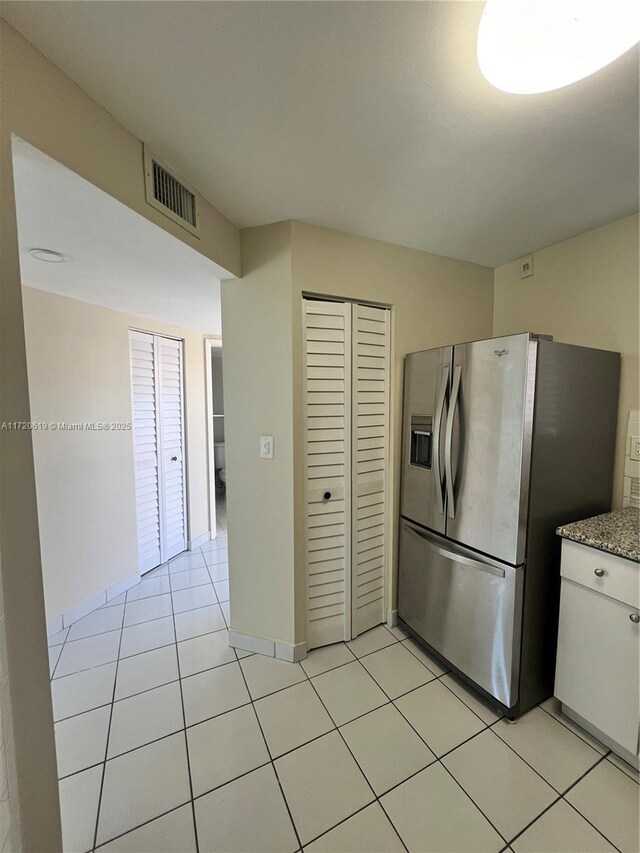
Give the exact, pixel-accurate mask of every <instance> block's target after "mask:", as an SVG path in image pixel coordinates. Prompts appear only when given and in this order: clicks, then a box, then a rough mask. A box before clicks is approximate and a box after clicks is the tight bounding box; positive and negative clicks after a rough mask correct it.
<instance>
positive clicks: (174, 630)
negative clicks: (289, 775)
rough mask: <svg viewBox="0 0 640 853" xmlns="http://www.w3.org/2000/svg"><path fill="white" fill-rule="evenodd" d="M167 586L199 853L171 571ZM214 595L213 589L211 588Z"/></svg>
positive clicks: (194, 829)
mask: <svg viewBox="0 0 640 853" xmlns="http://www.w3.org/2000/svg"><path fill="white" fill-rule="evenodd" d="M207 574H208V572H207ZM169 588H170V589H171V615H172V617H173V635H174V638H175V651H176V660H177V664H178V684H179V688H180V706H181V708H182V722H183V723H184V748H185V753H186V758H187V772H188V775H189V793H190V795H191V817H192V820H193V834H194V838H195V842H196V853H199V850H200V845H199V842H198V824H197V821H196V807H195V803H194V799H193V777H192V774H191V760H190V758H189V738H188V736H187V714H186V711H185V708H184V692H183V690H182V675H181V670H180V655H179V654H178V632H177V630H176V612H175V607H174V604H173V584H172V582H171V573H169ZM213 594H214V595H215V594H216V592H215V589H214V590H213Z"/></svg>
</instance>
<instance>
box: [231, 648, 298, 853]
mask: <svg viewBox="0 0 640 853" xmlns="http://www.w3.org/2000/svg"><path fill="white" fill-rule="evenodd" d="M236 656H237V652H236ZM238 666H239V667H240V673H241V674H242V680H243V681H244V686H245V689H246V691H247V694H248V695H249V701H250V703H251V707H252V709H253V713H254V715H255V718H256V722H257V724H258V728H259V729H260V734H261V735H262V740H263V741H264V745H265V749H266V750H267V755H268V756H269V762H270V764H271V767H272V769H273V772H274V775H275V777H276V781H277V782H278V787H279V788H280V794H281V795H282V800H283V802H284V805H285V808H286V810H287V814H288V815H289V820H290V821H291V826H292V827H293V832H294V834H295V836H296V841H297V842H298V850H302V842H301V840H300V834H299V832H298V827H297V826H296V822H295V821H294V819H293V815H292V814H291V808H290V806H289V802H288V801H287V797H286V795H285V793H284V788H283V787H282V782H281V781H280V776H279V775H278V770H277V768H276V765H275V761H274V759H273V755H272V754H271V748H270V747H269V744H268V743H267V738H266V736H265V733H264V729H263V728H262V723H261V722H260V717H259V716H258V711H257V710H256V706H255V701H254V699H253V696H252V695H251V691H250V690H249V684H248V682H247V678H246V676H245V674H244V670H243V668H242V663H241V661H240V660H238ZM300 669H302V667H300ZM260 698H264V697H260ZM263 766H264V765H263ZM256 769H257V768H254V770H256ZM249 772H250V773H252V772H253V771H252V770H250V771H249ZM245 775H246V774H245Z"/></svg>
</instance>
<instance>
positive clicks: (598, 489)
mask: <svg viewBox="0 0 640 853" xmlns="http://www.w3.org/2000/svg"><path fill="white" fill-rule="evenodd" d="M619 375H620V355H619V353H613V352H605V351H602V350H595V349H589V348H586V347H579V346H571V345H569V344H562V343H557V342H555V341H553V340H552V339H551V338H549V337H547V336H542V335H533V334H529V333H525V334H518V335H510V336H508V337H502V338H493V339H490V340H482V341H474V342H472V343H466V344H456V345H455V346H448V347H440V348H438V349H431V350H425V351H423V352H416V353H412V354H410V355H408V356H407V357H406V361H405V383H404V426H403V430H404V432H403V464H402V490H401V505H400V512H401V519H400V551H399V570H398V616H399V619H400V620H401V623H404V625H405V626H408V628H409V629H410V630H411V632H412V633H413V634H414V635H415V636H416V637H418V638H419V639H420V640H421V641H422V642H423V643H425V644H426V646H427V647H428V648H429V649H431V650H432V651H433V652H435V653H436V655H437V656H439V657H440V658H442V659H443V660H444V661H446V662H447V663H448V664H449V665H450V666H451V668H452V669H453V670H454V671H457V672H458V673H459V674H461V675H462V676H463V677H464V678H465V679H467V680H468V681H470V682H471V683H472V684H473V685H475V686H476V687H477V688H478V689H479V690H480V692H481V693H483V694H485V696H486V697H487V698H489V699H490V700H491V701H492V702H493V704H495V705H497V706H498V707H499V708H500V709H501V710H502V711H503V712H504V713H505V714H507V716H509V717H512V718H515V717H517V716H519V715H520V714H522V713H524V712H525V711H526V710H528V709H529V708H531V707H532V706H533V705H535V704H537V703H538V702H540V701H541V700H543V699H545V698H546V697H548V696H550V695H551V694H552V692H553V672H554V665H555V648H556V637H557V622H558V599H559V587H560V583H559V582H560V577H559V560H560V542H559V539H558V537H557V536H556V535H555V528H556V526H557V525H559V524H561V523H566V522H570V521H574V520H577V519H579V518H585V517H588V516H591V515H596V514H597V513H600V512H606V511H607V510H609V508H610V505H611V494H612V480H613V458H614V448H615V436H616V422H617V406H618V388H619Z"/></svg>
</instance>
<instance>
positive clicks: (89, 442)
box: [23, 287, 209, 620]
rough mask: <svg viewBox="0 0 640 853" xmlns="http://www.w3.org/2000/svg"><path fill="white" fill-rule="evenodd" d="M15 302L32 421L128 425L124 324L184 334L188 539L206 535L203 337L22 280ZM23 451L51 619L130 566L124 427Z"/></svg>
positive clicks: (36, 442)
mask: <svg viewBox="0 0 640 853" xmlns="http://www.w3.org/2000/svg"><path fill="white" fill-rule="evenodd" d="M23 302H24V318H25V320H24V322H25V330H26V341H27V365H28V372H29V390H30V396H31V418H32V420H34V421H45V422H49V421H56V422H57V421H62V422H69V423H78V422H85V421H86V422H97V421H107V422H111V421H115V422H123V423H130V422H131V384H130V383H131V380H130V370H129V340H128V330H129V329H130V328H136V329H141V330H143V331H149V332H156V333H158V334H167V335H171V336H173V337H178V338H182V339H183V340H184V367H185V416H186V423H185V426H186V438H187V451H188V458H187V475H188V479H187V506H188V530H189V539H190V540H194V539H197V538H198V537H199V536H202V535H203V534H206V533H207V532H208V531H209V507H208V481H207V436H206V410H205V376H204V336H203V335H201V334H198V333H196V332H190V331H188V330H186V329H180V328H178V327H176V326H170V325H167V324H165V323H158V322H154V321H152V320H148V319H143V318H141V317H133V316H130V315H127V314H122V313H120V312H118V311H111V310H109V309H107V308H102V307H99V306H97V305H90V304H88V303H86V302H80V301H78V300H76V299H68V298H67V297H64V296H57V295H55V294H53V293H45V292H44V291H42V290H35V289H33V288H30V287H25V288H24V289H23ZM33 449H34V457H35V470H36V491H37V496H38V520H39V527H40V547H41V550H42V572H43V576H44V593H45V607H46V612H47V619H48V620H51V619H53V618H54V617H55V616H58V615H60V614H61V613H64V612H65V611H67V610H69V609H71V608H72V607H76V606H77V605H78V604H81V603H82V602H83V601H86V600H87V599H88V598H91V597H92V596H94V595H96V594H97V593H99V592H101V591H102V590H104V589H106V588H107V587H109V586H111V585H112V584H115V583H117V582H118V581H121V580H122V579H123V578H126V577H128V576H129V575H131V574H133V573H135V572H136V571H137V570H138V554H137V539H136V508H135V487H134V470H133V434H132V433H131V432H130V431H124V432H121V431H115V432H114V431H108V432H103V431H90V432H84V431H83V432H75V431H73V432H65V431H55V432H53V431H50V430H47V431H37V432H34V433H33ZM116 530H117V531H118V535H117V536H114V535H113V533H114V531H116Z"/></svg>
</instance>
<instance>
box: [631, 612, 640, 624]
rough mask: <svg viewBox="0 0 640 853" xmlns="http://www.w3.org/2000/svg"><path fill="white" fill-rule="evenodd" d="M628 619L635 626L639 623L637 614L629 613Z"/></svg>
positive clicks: (639, 619) (639, 617) (639, 616)
mask: <svg viewBox="0 0 640 853" xmlns="http://www.w3.org/2000/svg"><path fill="white" fill-rule="evenodd" d="M629 619H631V621H632V622H635V624H636V625H637V624H638V622H640V615H639V614H638V613H630V614H629Z"/></svg>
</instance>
